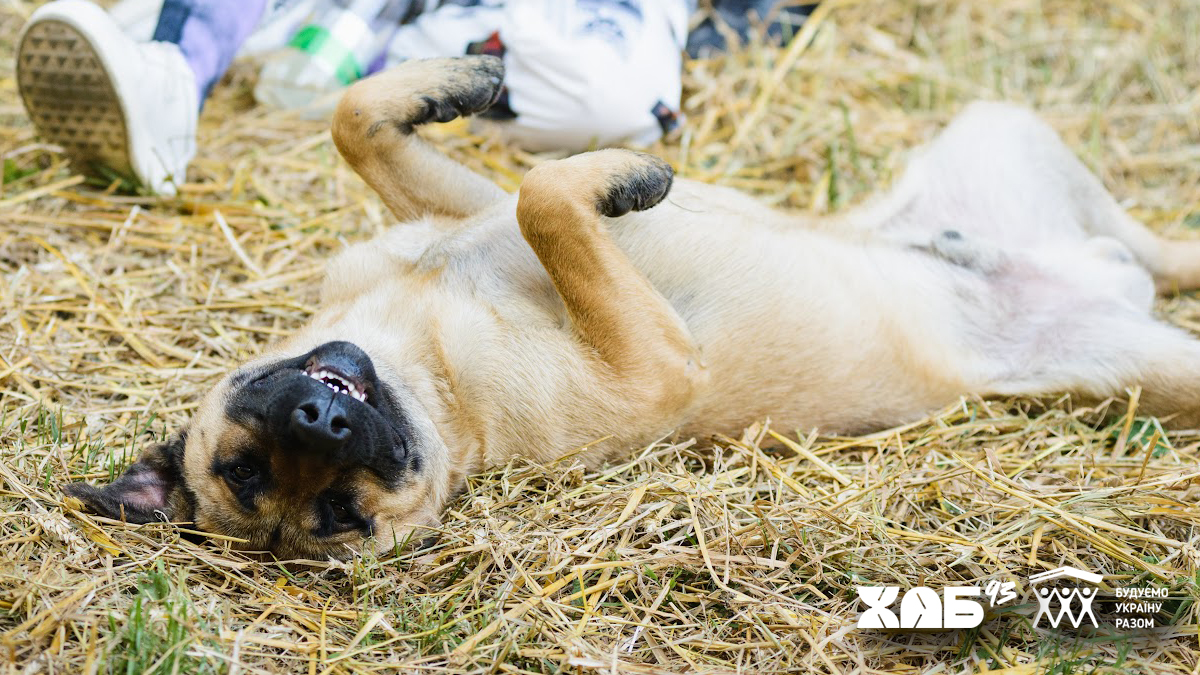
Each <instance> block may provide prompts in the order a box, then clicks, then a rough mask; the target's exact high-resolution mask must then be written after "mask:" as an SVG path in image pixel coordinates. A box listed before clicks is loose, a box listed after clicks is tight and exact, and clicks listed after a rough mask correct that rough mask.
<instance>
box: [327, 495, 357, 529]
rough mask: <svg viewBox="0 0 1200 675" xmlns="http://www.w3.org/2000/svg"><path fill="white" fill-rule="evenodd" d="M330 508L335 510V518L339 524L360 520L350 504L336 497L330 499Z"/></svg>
mask: <svg viewBox="0 0 1200 675" xmlns="http://www.w3.org/2000/svg"><path fill="white" fill-rule="evenodd" d="M329 510H330V511H333V520H334V522H336V523H337V524H339V525H347V524H350V523H353V522H355V521H356V520H358V518H357V517H356V516H355V515H354V512H353V511H351V510H350V508H349V507H348V506H346V505H345V504H343V503H341V502H339V501H337V500H336V499H331V500H329Z"/></svg>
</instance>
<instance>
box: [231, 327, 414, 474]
mask: <svg viewBox="0 0 1200 675" xmlns="http://www.w3.org/2000/svg"><path fill="white" fill-rule="evenodd" d="M255 375H256V377H254V379H253V380H252V381H250V382H248V383H247V384H245V385H244V386H242V387H241V388H240V389H238V390H237V391H236V393H235V394H234V396H233V399H232V400H231V402H230V408H229V414H230V416H231V417H233V418H234V419H238V418H239V417H240V418H242V419H245V418H246V417H247V416H249V417H251V418H253V419H254V420H255V421H256V422H257V424H256V425H255V426H258V427H259V428H260V429H261V430H262V431H264V432H265V435H266V436H268V438H267V439H265V440H267V441H269V445H270V446H273V448H274V449H275V450H276V451H277V452H280V453H283V454H285V455H286V454H290V453H296V454H303V455H307V456H309V457H312V458H318V459H320V460H322V461H324V462H327V463H329V464H331V465H334V466H337V467H349V466H355V465H359V466H365V467H367V468H369V469H371V470H372V471H373V472H375V473H376V474H378V475H379V476H380V477H382V478H384V479H385V480H387V481H388V482H389V483H392V482H394V481H396V480H397V479H398V478H399V474H400V473H401V472H403V471H404V470H405V468H406V467H407V466H408V465H409V457H408V455H409V448H408V446H409V439H410V436H409V434H408V430H407V423H406V419H405V417H404V415H403V414H402V411H401V410H400V409H399V406H398V405H397V404H396V402H395V400H394V397H393V396H392V394H391V392H390V391H389V390H388V389H387V387H385V386H383V385H382V384H381V382H380V381H379V378H378V376H377V375H376V373H375V367H374V364H373V363H372V362H371V358H370V357H369V356H368V355H367V353H366V352H364V351H363V350H362V349H359V348H358V347H357V346H355V345H354V344H351V343H349V342H327V343H325V344H323V345H321V346H320V347H317V348H316V349H314V350H312V351H311V352H309V353H308V354H304V355H302V356H298V357H296V358H294V359H288V360H286V361H281V362H279V363H276V364H274V365H272V366H269V367H267V368H265V369H264V370H262V371H259V372H258V373H255Z"/></svg>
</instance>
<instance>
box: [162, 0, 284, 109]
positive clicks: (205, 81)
mask: <svg viewBox="0 0 1200 675" xmlns="http://www.w3.org/2000/svg"><path fill="white" fill-rule="evenodd" d="M266 5H267V0H164V2H163V8H162V13H160V14H159V16H158V26H157V27H156V28H155V29H154V39H155V40H160V41H163V42H174V43H175V44H177V45H179V50H180V51H181V52H183V56H184V58H185V59H187V62H188V64H189V65H191V67H192V72H194V73H195V74H196V85H197V86H198V87H199V89H200V97H199V101H200V105H201V106H203V105H204V99H206V98H208V93H209V91H211V90H212V86H213V85H214V84H216V82H217V80H219V79H221V76H222V75H224V74H225V71H226V70H228V69H229V64H230V63H232V62H233V57H234V55H236V54H237V52H238V49H239V48H241V46H242V43H243V42H245V41H246V38H248V37H250V33H252V32H253V31H254V28H255V27H256V26H257V25H258V21H259V19H261V18H262V14H263V9H264V8H265V7H266Z"/></svg>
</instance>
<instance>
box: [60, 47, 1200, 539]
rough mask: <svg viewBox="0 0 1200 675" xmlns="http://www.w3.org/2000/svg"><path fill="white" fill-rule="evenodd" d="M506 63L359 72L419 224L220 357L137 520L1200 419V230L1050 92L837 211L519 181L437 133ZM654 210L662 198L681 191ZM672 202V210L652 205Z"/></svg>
mask: <svg viewBox="0 0 1200 675" xmlns="http://www.w3.org/2000/svg"><path fill="white" fill-rule="evenodd" d="M501 76H502V70H501V66H500V62H499V61H497V60H495V59H490V58H487V57H471V58H464V59H452V60H432V61H420V62H411V63H407V64H405V65H403V66H401V67H399V68H396V69H394V70H391V71H389V72H386V73H383V74H381V75H378V76H376V77H372V78H370V79H367V80H364V81H362V82H360V83H358V84H356V85H355V86H354V87H352V88H351V89H350V91H349V92H348V93H347V94H346V95H345V97H344V99H343V100H342V102H341V105H340V107H339V109H338V111H337V114H336V118H335V119H334V122H333V135H334V140H335V141H336V143H337V147H338V149H339V150H340V151H341V153H342V155H343V156H344V157H345V158H346V160H347V161H349V162H350V164H351V165H352V166H353V167H354V169H355V171H357V172H358V173H359V174H360V175H361V176H362V177H363V178H364V179H365V180H366V181H367V183H369V184H370V185H371V187H373V188H374V189H375V190H376V191H377V192H378V193H379V194H380V196H382V198H383V200H384V201H385V202H386V203H387V205H388V207H389V208H390V209H391V210H392V212H393V213H394V214H395V215H396V216H397V217H398V218H399V219H400V220H401V221H402V222H404V223H405V224H403V225H400V226H397V227H395V228H393V229H392V230H390V231H388V232H387V233H385V234H383V235H381V236H379V237H377V238H376V239H375V240H373V241H370V242H367V243H363V244H358V245H356V246H352V247H350V248H348V249H347V250H346V251H345V252H344V253H342V254H341V255H340V256H338V257H337V258H336V259H334V260H333V261H332V263H331V264H330V266H329V273H328V280H327V283H326V287H325V289H324V298H323V305H322V306H323V309H321V310H320V311H319V312H318V313H317V314H316V315H315V316H314V317H313V318H312V321H311V322H310V323H309V324H308V325H307V326H305V327H304V328H303V329H301V330H300V331H298V332H297V333H296V334H295V335H294V336H292V337H291V338H290V339H288V340H286V341H284V342H283V343H282V344H279V345H278V346H277V347H275V348H274V349H272V350H270V352H269V353H267V354H265V355H263V356H262V357H261V358H259V359H257V360H255V361H254V362H252V363H250V364H247V365H245V366H243V367H241V368H239V369H238V370H236V371H234V372H233V373H232V374H230V375H229V376H228V377H226V378H224V379H223V380H222V381H221V382H220V383H219V384H217V386H216V387H214V389H213V391H212V392H211V393H210V394H209V395H208V396H207V397H206V398H205V400H204V401H203V403H202V404H201V406H200V409H199V411H198V413H197V414H196V416H195V418H194V419H193V420H192V422H191V423H190V425H189V426H188V428H187V430H186V431H185V432H181V433H179V434H178V435H177V436H176V437H174V438H173V439H171V440H169V441H168V442H166V443H164V444H162V445H158V446H155V447H152V448H150V449H148V450H147V451H145V453H144V454H143V456H142V457H141V459H140V460H139V461H138V462H137V463H136V464H134V465H133V466H131V467H130V468H129V470H128V472H127V473H126V474H125V475H123V476H122V477H121V478H120V479H119V480H117V481H116V482H114V483H113V484H111V485H109V486H106V487H103V488H95V487H92V486H88V485H83V484H76V485H72V486H68V488H67V492H69V493H70V494H72V495H75V496H78V497H79V498H81V499H83V500H84V501H85V502H87V503H88V504H89V505H90V506H91V507H92V508H94V509H95V510H97V511H99V512H100V513H102V514H105V515H108V516H112V517H124V518H126V519H128V520H130V521H134V522H144V521H148V520H152V519H154V518H156V517H166V518H170V519H172V520H194V521H195V522H196V523H197V524H198V525H199V527H201V528H203V529H205V530H209V531H214V532H220V533H224V534H227V535H232V536H235V537H241V538H244V539H246V540H248V542H249V546H250V547H252V548H256V549H271V550H274V551H275V552H276V553H278V554H280V555H283V556H327V555H328V556H344V555H347V554H348V553H349V552H351V551H354V550H357V549H360V548H361V547H362V546H363V545H364V543H365V542H366V541H368V537H370V536H371V535H373V536H374V538H375V541H377V542H379V544H380V545H383V546H392V545H393V544H394V543H398V542H403V541H405V540H406V539H408V538H409V537H410V535H411V534H413V533H414V532H415V533H417V536H418V537H424V536H425V535H426V534H427V531H425V530H423V528H429V527H434V526H436V524H437V523H438V519H439V514H440V512H441V510H442V508H443V507H444V505H445V504H446V503H447V500H449V499H450V498H451V497H452V495H453V494H454V493H455V492H456V491H457V490H459V489H460V488H462V486H463V484H464V477H465V476H467V475H468V474H470V473H471V472H475V471H478V470H480V469H482V468H483V467H485V466H488V465H495V464H501V463H504V462H506V461H507V460H509V459H510V458H512V457H514V456H523V457H528V458H530V459H532V460H535V461H549V460H553V459H555V458H557V457H560V456H562V455H564V454H566V453H569V452H574V451H577V450H579V449H580V448H584V450H583V451H582V452H580V453H579V455H578V456H579V457H581V458H582V459H583V460H584V461H586V462H587V463H588V464H590V465H596V464H598V463H600V462H601V461H603V460H604V459H605V458H606V457H609V456H611V455H612V454H613V453H615V452H621V451H624V450H627V449H629V448H631V447H634V446H639V445H643V444H647V443H650V442H653V441H655V440H656V439H660V438H663V437H665V436H669V435H671V434H678V435H682V436H684V437H687V436H692V435H701V434H709V433H713V432H722V433H726V434H734V433H737V432H739V431H740V430H741V429H742V428H743V427H744V426H745V425H747V424H749V423H751V422H754V421H756V420H761V419H764V418H771V419H772V420H774V422H775V423H777V424H778V425H779V426H780V427H781V428H786V429H796V428H799V429H812V428H818V429H821V430H824V431H831V432H833V431H837V432H857V431H863V430H868V429H876V428H880V427H885V426H887V425H892V424H896V423H899V422H904V421H906V420H912V419H914V418H916V417H918V416H920V415H922V414H924V413H926V412H928V411H931V410H933V409H936V408H939V407H941V406H944V405H947V404H949V403H952V402H953V401H954V400H956V399H957V398H958V397H960V396H961V395H963V394H966V393H979V394H1001V395H1006V394H1043V393H1050V392H1060V391H1062V392H1071V393H1075V394H1078V395H1082V396H1085V397H1108V396H1113V395H1120V394H1122V393H1123V392H1124V391H1125V390H1126V388H1127V387H1133V386H1138V385H1140V386H1143V387H1144V388H1145V390H1144V393H1143V395H1142V398H1141V401H1142V406H1143V409H1145V410H1146V411H1148V412H1150V413H1154V414H1159V415H1171V414H1179V416H1178V417H1176V420H1177V421H1178V420H1183V421H1185V422H1186V423H1187V424H1193V423H1195V422H1196V421H1197V420H1198V419H1200V342H1198V341H1196V340H1194V339H1192V338H1191V337H1189V336H1188V335H1187V334H1185V333H1184V332H1182V331H1180V330H1177V329H1175V328H1172V327H1169V326H1167V325H1165V324H1163V323H1161V322H1159V321H1157V320H1155V319H1154V318H1152V317H1151V315H1150V305H1151V301H1152V299H1153V293H1154V282H1155V281H1157V283H1158V285H1159V287H1160V288H1192V287H1195V286H1196V285H1197V284H1198V283H1200V247H1198V245H1197V244H1187V243H1182V242H1177V243H1167V242H1165V241H1163V240H1161V239H1159V238H1158V237H1156V236H1155V235H1154V234H1152V233H1151V232H1150V231H1149V230H1147V229H1146V228H1144V227H1143V226H1142V225H1140V224H1139V223H1137V222H1135V221H1134V220H1132V219H1131V218H1129V217H1128V216H1127V215H1126V214H1125V213H1123V212H1122V211H1121V209H1120V208H1119V207H1118V206H1117V204H1116V203H1115V202H1114V200H1113V199H1112V197H1110V196H1109V195H1108V193H1107V192H1106V191H1105V190H1104V188H1103V187H1102V185H1101V184H1100V182H1099V181H1098V180H1097V179H1096V178H1095V177H1093V176H1092V175H1091V174H1089V173H1088V171H1087V170H1086V169H1085V168H1084V167H1083V165H1082V164H1080V162H1079V161H1078V160H1077V159H1076V158H1075V157H1074V156H1073V155H1072V154H1071V153H1070V152H1069V151H1068V149H1067V148H1066V147H1065V146H1064V145H1063V144H1062V142H1061V141H1060V140H1059V139H1058V138H1057V136H1056V135H1055V134H1054V133H1053V132H1052V131H1051V130H1050V129H1049V128H1048V127H1047V126H1046V125H1044V124H1043V123H1041V122H1040V121H1038V120H1037V119H1036V118H1035V117H1034V116H1033V115H1032V114H1030V113H1029V112H1027V111H1024V110H1021V109H1018V108H1015V107H1012V106H1007V105H1000V104H975V105H974V106H972V107H970V108H968V109H967V111H966V112H964V113H963V114H962V116H961V117H960V118H959V119H958V120H957V121H955V122H954V123H953V124H952V125H951V126H950V127H949V128H948V129H947V130H946V131H945V132H944V133H943V134H942V135H941V136H940V137H939V138H938V139H937V140H936V141H935V142H934V143H933V144H932V145H931V146H930V147H928V148H927V149H926V150H925V151H924V153H923V154H922V155H920V156H919V157H918V158H917V159H916V160H915V162H914V163H913V164H912V166H911V167H910V169H909V170H908V172H907V173H906V176H905V178H904V179H903V180H902V181H901V183H900V184H899V185H898V186H897V187H896V188H895V189H894V190H893V191H892V192H891V193H890V194H889V195H888V196H887V197H886V198H884V199H882V200H881V201H879V202H877V203H876V204H874V205H872V206H869V207H867V208H865V209H861V210H859V211H857V212H855V213H852V214H851V215H850V216H848V217H846V218H843V219H840V220H838V221H834V222H832V223H830V224H829V226H826V227H814V223H812V222H809V221H806V220H804V219H802V218H798V217H796V216H793V215H787V214H783V213H779V212H776V211H772V210H770V209H768V208H766V207H764V206H762V205H760V204H758V203H757V202H755V201H754V200H752V199H749V198H747V197H745V196H743V195H741V194H738V193H737V192H734V191H732V190H728V189H723V188H719V187H713V186H710V185H703V184H698V183H692V182H689V181H678V182H676V184H675V186H674V188H673V189H672V190H671V193H670V198H669V199H667V200H666V201H663V203H661V204H659V202H660V201H662V200H663V199H664V197H666V195H667V192H668V189H670V188H671V183H672V172H671V169H670V168H669V167H668V166H667V165H666V164H665V163H663V162H662V161H660V160H658V159H656V158H654V157H651V156H648V155H643V154H637V153H633V152H628V151H622V150H603V151H600V152H592V153H587V154H584V155H579V156H576V157H572V158H569V159H565V160H561V161H553V162H546V163H544V164H541V165H539V166H537V167H536V168H534V169H533V170H532V171H530V172H529V174H528V175H527V176H526V177H525V181H524V183H523V184H522V186H521V188H520V193H519V195H517V196H509V195H507V194H505V193H504V192H502V191H501V190H500V189H499V188H497V187H496V186H495V185H493V184H491V183H490V182H488V181H487V180H485V179H483V178H481V177H480V176H477V175H475V174H473V173H471V172H470V171H468V170H467V169H466V168H464V167H462V166H460V165H458V164H456V163H454V162H452V161H451V160H449V159H447V158H446V157H444V156H442V155H440V154H438V153H436V152H434V151H432V150H431V149H430V148H429V147H428V146H426V145H424V144H423V143H422V142H421V141H420V140H419V139H418V138H417V137H415V136H414V135H413V130H414V128H415V127H416V126H418V125H420V124H423V123H426V122H430V121H446V120H449V119H452V118H454V117H455V116H457V115H460V114H461V115H466V114H470V113H473V112H477V111H480V110H482V109H485V108H486V107H488V105H490V103H491V102H492V101H493V100H494V98H495V96H496V94H497V92H498V90H499V87H500V83H501ZM656 204H657V206H655V205H656ZM651 207H654V208H651Z"/></svg>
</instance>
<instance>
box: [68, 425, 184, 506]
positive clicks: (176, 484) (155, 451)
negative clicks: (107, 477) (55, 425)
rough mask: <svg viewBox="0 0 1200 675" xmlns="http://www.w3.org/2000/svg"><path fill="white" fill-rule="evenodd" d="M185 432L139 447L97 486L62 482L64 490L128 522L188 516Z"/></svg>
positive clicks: (88, 504)
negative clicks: (123, 466) (132, 459)
mask: <svg viewBox="0 0 1200 675" xmlns="http://www.w3.org/2000/svg"><path fill="white" fill-rule="evenodd" d="M186 440H187V432H186V431H184V432H180V433H178V434H175V435H174V436H171V437H170V438H168V439H167V440H166V441H165V442H163V443H158V444H155V445H152V446H150V447H149V448H147V449H146V450H144V451H142V455H141V456H140V457H138V460H137V461H136V462H134V463H133V464H131V465H130V466H129V468H128V469H126V470H125V473H124V474H122V475H121V477H120V478H118V479H117V480H115V481H113V482H112V483H109V484H108V485H105V486H103V487H96V486H95V485H89V484H87V483H71V484H69V485H64V486H63V492H65V493H66V494H67V495H69V496H71V497H75V498H76V499H78V500H80V501H82V502H83V503H84V504H86V505H87V507H88V508H89V509H91V510H92V511H95V512H96V513H98V514H100V515H102V516H106V517H108V518H113V519H115V520H124V521H126V522H130V523H150V522H155V521H160V520H171V521H180V520H190V519H191V517H192V508H191V499H190V497H189V494H188V491H187V488H186V486H185V485H184V479H183V448H184V444H185V441H186Z"/></svg>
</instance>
